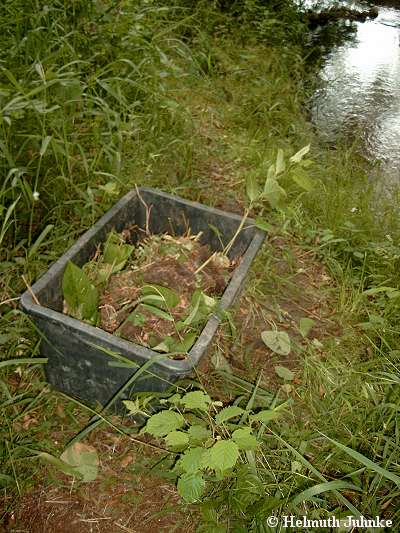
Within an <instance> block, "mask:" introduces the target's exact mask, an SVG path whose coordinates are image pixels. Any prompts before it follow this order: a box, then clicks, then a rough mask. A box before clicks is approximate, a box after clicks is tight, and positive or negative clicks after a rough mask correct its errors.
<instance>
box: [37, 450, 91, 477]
mask: <svg viewBox="0 0 400 533" xmlns="http://www.w3.org/2000/svg"><path fill="white" fill-rule="evenodd" d="M37 457H38V458H39V459H41V460H42V461H44V462H45V463H47V464H50V465H53V466H55V467H56V468H58V469H59V470H60V471H61V472H64V474H67V475H68V476H76V477H81V474H80V473H79V472H78V470H77V469H76V468H75V467H72V466H71V465H69V464H68V463H66V462H65V461H62V460H61V459H59V458H58V457H54V455H51V454H50V453H46V452H40V453H38V454H37Z"/></svg>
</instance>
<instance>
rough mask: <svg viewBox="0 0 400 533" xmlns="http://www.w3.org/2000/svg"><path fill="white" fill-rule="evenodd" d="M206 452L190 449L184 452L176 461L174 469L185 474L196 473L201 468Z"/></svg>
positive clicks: (200, 449) (202, 449)
mask: <svg viewBox="0 0 400 533" xmlns="http://www.w3.org/2000/svg"><path fill="white" fill-rule="evenodd" d="M206 452H207V450H205V449H204V448H200V447H198V448H191V449H190V450H186V451H185V452H184V453H183V454H182V455H181V457H180V459H179V461H177V463H176V466H175V468H176V469H178V470H179V469H181V470H183V471H184V472H186V473H187V474H194V473H195V472H198V471H199V470H201V469H202V468H204V466H203V459H204V454H205V453H206Z"/></svg>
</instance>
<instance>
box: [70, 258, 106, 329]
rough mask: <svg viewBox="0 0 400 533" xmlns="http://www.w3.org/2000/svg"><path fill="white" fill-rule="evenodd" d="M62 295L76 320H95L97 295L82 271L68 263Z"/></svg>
mask: <svg viewBox="0 0 400 533" xmlns="http://www.w3.org/2000/svg"><path fill="white" fill-rule="evenodd" d="M62 287H63V293H64V298H65V301H66V302H67V305H68V308H69V310H70V311H71V313H72V314H73V315H74V316H75V317H76V318H78V319H83V320H90V321H91V322H93V323H95V322H96V320H97V306H98V301H99V295H98V292H97V289H96V288H95V287H94V286H93V285H92V283H91V282H90V280H89V278H88V277H87V275H86V274H85V273H84V272H83V270H82V269H80V268H79V267H77V266H76V265H74V263H72V262H71V261H68V263H67V266H66V268H65V272H64V276H63V282H62Z"/></svg>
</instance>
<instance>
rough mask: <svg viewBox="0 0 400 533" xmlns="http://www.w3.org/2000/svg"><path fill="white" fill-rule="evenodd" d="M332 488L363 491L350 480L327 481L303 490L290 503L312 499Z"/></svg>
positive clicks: (294, 503)
mask: <svg viewBox="0 0 400 533" xmlns="http://www.w3.org/2000/svg"><path fill="white" fill-rule="evenodd" d="M331 490H355V491H358V492H362V490H363V489H361V488H360V487H357V486H356V485H353V484H352V483H349V482H348V481H341V480H336V481H326V482H324V483H318V485H314V486H313V487H310V488H308V489H306V490H303V491H302V492H300V494H298V495H297V496H295V497H294V498H293V500H292V501H291V502H290V503H291V504H292V505H294V506H295V505H298V504H299V503H302V502H304V501H306V500H311V499H312V498H313V497H314V496H317V495H318V494H322V493H324V492H328V491H331Z"/></svg>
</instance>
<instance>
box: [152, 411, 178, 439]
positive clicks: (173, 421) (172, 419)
mask: <svg viewBox="0 0 400 533" xmlns="http://www.w3.org/2000/svg"><path fill="white" fill-rule="evenodd" d="M184 425H185V419H184V418H183V416H182V415H181V414H179V413H175V412H174V411H161V413H156V414H155V415H153V416H151V417H150V418H149V419H148V421H147V424H146V426H145V427H144V429H143V432H146V433H150V434H151V435H153V436H154V437H164V436H165V435H167V434H168V433H170V432H171V431H174V430H175V429H180V428H181V427H183V426H184Z"/></svg>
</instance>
